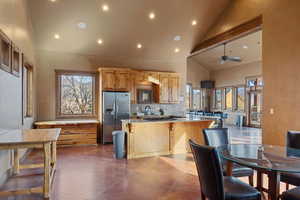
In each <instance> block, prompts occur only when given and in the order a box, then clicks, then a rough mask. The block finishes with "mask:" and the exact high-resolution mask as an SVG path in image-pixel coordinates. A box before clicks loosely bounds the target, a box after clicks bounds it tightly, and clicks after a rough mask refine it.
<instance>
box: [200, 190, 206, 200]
mask: <svg viewBox="0 0 300 200" xmlns="http://www.w3.org/2000/svg"><path fill="white" fill-rule="evenodd" d="M201 200H206V197H205V196H204V194H203V193H202V192H201Z"/></svg>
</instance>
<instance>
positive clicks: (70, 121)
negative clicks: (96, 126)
mask: <svg viewBox="0 0 300 200" xmlns="http://www.w3.org/2000/svg"><path fill="white" fill-rule="evenodd" d="M90 123H100V122H99V121H98V120H69V121H41V122H35V123H34V125H61V124H90Z"/></svg>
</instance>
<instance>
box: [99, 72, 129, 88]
mask: <svg viewBox="0 0 300 200" xmlns="http://www.w3.org/2000/svg"><path fill="white" fill-rule="evenodd" d="M99 71H100V81H101V87H102V88H101V89H102V90H103V91H125V92H127V91H130V81H129V76H130V71H129V70H128V69H116V68H111V69H109V68H100V69H99Z"/></svg>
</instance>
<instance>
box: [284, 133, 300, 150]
mask: <svg viewBox="0 0 300 200" xmlns="http://www.w3.org/2000/svg"><path fill="white" fill-rule="evenodd" d="M286 146H287V147H290V148H294V149H300V131H288V133H287V136H286Z"/></svg>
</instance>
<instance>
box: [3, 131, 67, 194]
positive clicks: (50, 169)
mask: <svg viewBox="0 0 300 200" xmlns="http://www.w3.org/2000/svg"><path fill="white" fill-rule="evenodd" d="M60 132H61V129H28V130H21V129H17V130H3V131H1V133H0V150H12V163H11V164H12V172H13V175H16V176H17V175H18V174H19V173H20V170H25V169H35V168H43V169H44V173H43V174H44V181H43V185H42V186H40V187H31V188H26V189H13V190H5V191H3V190H0V197H2V196H15V195H23V194H34V193H43V196H44V198H50V192H51V190H50V189H51V184H52V183H53V179H54V174H55V170H56V160H57V159H56V142H57V139H58V137H59V135H60ZM31 148H39V149H42V150H43V160H44V162H43V163H35V164H21V163H20V153H19V150H20V149H31ZM29 177H31V176H29ZM16 186H18V184H16Z"/></svg>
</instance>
